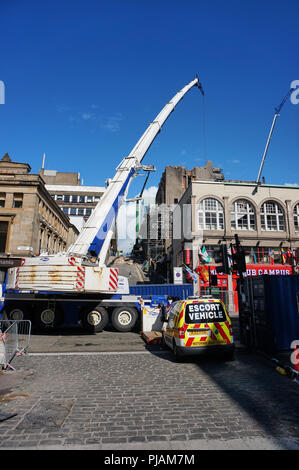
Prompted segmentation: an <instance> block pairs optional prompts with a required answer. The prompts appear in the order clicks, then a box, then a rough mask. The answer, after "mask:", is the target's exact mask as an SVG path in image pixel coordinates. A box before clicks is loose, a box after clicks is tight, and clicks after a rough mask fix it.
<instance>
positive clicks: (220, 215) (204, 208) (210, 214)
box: [198, 198, 224, 230]
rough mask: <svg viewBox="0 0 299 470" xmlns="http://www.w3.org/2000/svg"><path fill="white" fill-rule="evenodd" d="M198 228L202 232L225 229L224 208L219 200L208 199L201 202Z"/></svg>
mask: <svg viewBox="0 0 299 470" xmlns="http://www.w3.org/2000/svg"><path fill="white" fill-rule="evenodd" d="M198 227H199V228H200V229H202V230H223V229H224V212H223V206H222V204H221V203H220V202H219V201H217V199H214V198H207V199H204V200H203V201H201V202H200V204H199V210H198Z"/></svg>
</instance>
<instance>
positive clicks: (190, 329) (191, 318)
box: [162, 296, 234, 360]
mask: <svg viewBox="0 0 299 470" xmlns="http://www.w3.org/2000/svg"><path fill="white" fill-rule="evenodd" d="M165 320H166V322H167V323H166V326H165V327H164V329H163V332H162V334H163V341H164V343H165V344H166V345H167V346H168V347H169V348H171V349H172V351H173V353H174V356H175V358H176V359H179V358H180V357H181V356H184V355H198V354H201V353H206V352H209V353H217V355H218V354H219V357H222V358H223V359H227V360H232V359H233V357H234V338H233V332H232V323H231V319H230V317H229V315H228V313H227V310H226V307H225V305H224V303H223V302H222V301H221V300H219V299H215V298H212V297H210V296H203V297H195V298H188V299H187V300H179V301H177V302H174V303H173V304H172V305H171V307H170V308H169V310H168V311H167V312H166V318H165Z"/></svg>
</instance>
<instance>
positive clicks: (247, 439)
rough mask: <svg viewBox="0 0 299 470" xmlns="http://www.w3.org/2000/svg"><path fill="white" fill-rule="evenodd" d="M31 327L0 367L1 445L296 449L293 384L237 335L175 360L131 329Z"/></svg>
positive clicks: (297, 412) (298, 413)
mask: <svg viewBox="0 0 299 470" xmlns="http://www.w3.org/2000/svg"><path fill="white" fill-rule="evenodd" d="M112 335H115V336H112ZM37 336H38V337H37V338H35V337H34V335H33V336H32V339H31V345H32V348H31V349H30V350H29V353H28V354H27V355H25V356H18V357H16V358H15V360H14V362H13V366H14V367H15V370H8V371H2V373H1V375H0V448H1V449H2V450H15V449H18V450H22V449H26V450H54V449H55V450H79V449H80V450H102V451H105V452H106V451H107V452H108V451H110V450H115V449H117V451H123V452H125V451H131V452H133V451H136V450H139V451H142V450H144V451H146V450H164V451H165V450H174V451H177V450H182V451H193V450H194V451H196V450H299V400H298V398H299V384H298V383H297V382H294V381H293V380H291V379H290V378H289V377H287V376H283V375H280V374H278V373H277V372H276V371H275V369H274V368H273V366H272V364H270V363H269V361H267V360H266V359H265V358H263V357H261V356H259V355H256V354H254V353H252V352H250V351H248V350H247V349H246V348H244V347H242V345H240V344H239V343H237V349H236V359H235V361H232V362H230V361H229V362H224V361H221V360H219V359H217V358H211V357H201V358H198V359H196V360H195V359H192V358H188V359H185V360H184V361H183V362H180V363H176V362H175V361H174V358H173V356H172V354H171V352H170V351H169V350H167V349H164V348H163V347H162V346H160V345H152V346H151V345H147V344H145V342H144V341H143V339H142V338H141V337H140V335H139V334H138V333H136V332H135V333H120V334H119V335H118V334H117V333H116V332H112V331H110V332H109V331H107V332H105V333H100V334H97V335H83V334H81V333H80V332H79V331H78V332H76V334H74V332H73V334H65V335H63V334H60V335H57V334H56V335H54V334H49V335H37ZM109 342H110V346H109ZM42 345H44V346H43V347H42ZM1 417H2V420H1ZM5 418H6V419H5Z"/></svg>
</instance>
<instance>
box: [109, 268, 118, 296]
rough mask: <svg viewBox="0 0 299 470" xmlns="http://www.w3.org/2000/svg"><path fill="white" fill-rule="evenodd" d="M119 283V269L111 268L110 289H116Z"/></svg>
mask: <svg viewBox="0 0 299 470" xmlns="http://www.w3.org/2000/svg"><path fill="white" fill-rule="evenodd" d="M117 285H118V269H114V268H111V269H110V274H109V290H113V291H115V290H116V289H117Z"/></svg>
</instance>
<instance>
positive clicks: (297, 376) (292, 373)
mask: <svg viewBox="0 0 299 470" xmlns="http://www.w3.org/2000/svg"><path fill="white" fill-rule="evenodd" d="M256 352H257V353H258V354H260V355H261V356H263V357H264V358H265V359H267V360H269V361H271V362H272V363H273V364H274V366H275V370H276V372H278V373H279V374H281V375H285V376H287V377H289V378H291V379H293V381H294V382H296V383H298V384H299V370H298V363H297V362H295V364H294V367H291V366H289V365H286V364H283V363H282V362H281V361H279V360H278V359H276V357H271V356H269V355H268V354H266V353H265V352H264V351H260V350H257V351H256Z"/></svg>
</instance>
